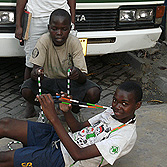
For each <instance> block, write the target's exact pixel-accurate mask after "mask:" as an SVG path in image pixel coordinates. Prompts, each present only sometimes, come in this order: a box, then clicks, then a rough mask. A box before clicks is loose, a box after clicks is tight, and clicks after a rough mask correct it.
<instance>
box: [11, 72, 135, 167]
mask: <svg viewBox="0 0 167 167" xmlns="http://www.w3.org/2000/svg"><path fill="white" fill-rule="evenodd" d="M39 72H40V71H39ZM70 74H71V69H68V72H67V95H70V78H69V76H70ZM38 89H39V95H42V90H41V77H40V76H38ZM59 98H60V96H53V99H54V102H55V103H63V104H67V105H69V104H72V105H77V106H79V107H81V108H100V109H108V108H110V109H112V107H106V106H101V105H98V104H91V103H86V102H81V101H79V100H74V99H68V98H65V97H61V98H62V99H63V100H66V101H67V102H63V101H59V100H58V99H59ZM40 109H41V111H40V113H39V118H38V122H42V123H45V116H44V112H43V110H42V107H41V105H40ZM111 114H112V115H114V112H113V113H111ZM135 120H136V118H133V119H131V120H130V121H128V122H127V123H124V124H122V125H120V126H118V127H116V128H114V129H112V130H111V131H110V133H109V135H110V134H111V133H113V132H115V131H117V130H119V129H121V128H123V127H125V126H126V125H128V124H129V123H131V122H133V121H135ZM12 144H21V142H19V141H12V142H9V143H8V148H9V149H10V150H13V148H12V147H11V145H12ZM103 160H104V158H103V157H102V160H101V162H100V164H99V166H98V167H101V166H102V163H103ZM75 163H76V162H74V163H73V164H71V165H70V167H71V166H73V165H74V164H75Z"/></svg>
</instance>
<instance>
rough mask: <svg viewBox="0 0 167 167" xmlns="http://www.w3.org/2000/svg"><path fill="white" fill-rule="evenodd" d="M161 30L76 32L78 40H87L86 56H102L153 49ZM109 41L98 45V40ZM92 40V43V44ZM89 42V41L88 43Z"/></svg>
mask: <svg viewBox="0 0 167 167" xmlns="http://www.w3.org/2000/svg"><path fill="white" fill-rule="evenodd" d="M161 32H162V30H161V28H152V29H147V30H125V31H100V32H99V31H98V32H78V33H77V37H78V38H87V39H88V44H87V55H103V54H108V53H117V52H126V51H133V50H139V49H145V48H150V47H153V46H154V45H155V44H156V42H157V41H158V39H159V37H160V34H161ZM107 38H108V39H111V40H109V41H111V42H107V43H104V41H103V42H102V43H100V39H107ZM93 40H94V42H92V41H93ZM89 41H91V42H90V43H89Z"/></svg>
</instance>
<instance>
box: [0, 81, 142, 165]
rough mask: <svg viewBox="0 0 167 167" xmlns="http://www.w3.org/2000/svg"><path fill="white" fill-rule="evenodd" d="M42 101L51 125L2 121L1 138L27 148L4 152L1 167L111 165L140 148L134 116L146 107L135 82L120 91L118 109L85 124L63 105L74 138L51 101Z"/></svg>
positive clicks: (115, 104)
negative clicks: (21, 144)
mask: <svg viewBox="0 0 167 167" xmlns="http://www.w3.org/2000/svg"><path fill="white" fill-rule="evenodd" d="M64 96H65V97H66V96H67V95H64ZM37 98H38V100H39V102H40V104H41V106H42V109H43V111H44V113H45V115H46V117H47V118H48V120H49V121H50V122H51V124H52V125H48V124H44V123H39V122H30V121H22V120H15V119H11V118H4V119H1V120H0V138H2V137H8V138H13V139H15V140H18V141H21V142H22V143H23V145H24V147H23V148H21V149H17V150H14V151H7V152H0V166H1V167H13V166H14V167H23V166H32V167H53V166H55V167H64V166H67V167H69V166H70V165H73V166H76V167H80V166H83V167H88V166H89V167H97V166H99V165H102V166H103V165H105V164H107V163H109V164H111V165H112V164H113V163H114V162H115V160H116V159H118V158H120V157H121V156H123V155H125V154H127V153H128V152H129V151H130V150H131V149H132V148H133V146H134V144H135V141H136V137H137V135H136V118H135V111H136V110H137V109H138V108H140V106H141V103H142V102H141V99H142V89H141V87H140V86H139V85H138V84H137V83H135V82H133V81H128V82H124V83H123V84H121V85H120V86H118V88H117V89H116V92H115V94H114V96H113V100H112V108H113V109H107V110H105V111H104V112H102V113H100V114H98V115H96V116H94V117H93V118H91V119H89V120H88V121H86V122H83V123H80V122H78V121H77V120H76V119H75V118H74V117H73V114H72V113H71V108H72V107H71V105H66V104H62V103H60V104H59V107H60V109H61V110H62V111H63V113H64V117H65V119H66V122H67V124H68V126H69V128H70V129H71V132H69V133H67V132H66V130H65V129H64V127H63V125H62V124H61V122H60V120H59V118H58V116H57V114H56V111H55V105H54V101H53V99H52V96H51V95H50V94H43V95H41V96H37ZM60 100H62V99H60ZM113 112H114V115H112V114H113ZM103 159H104V160H103Z"/></svg>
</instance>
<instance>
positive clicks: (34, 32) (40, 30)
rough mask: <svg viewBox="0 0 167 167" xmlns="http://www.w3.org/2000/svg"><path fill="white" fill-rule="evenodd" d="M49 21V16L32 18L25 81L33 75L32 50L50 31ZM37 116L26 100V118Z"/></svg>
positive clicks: (26, 43) (27, 46)
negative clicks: (30, 60)
mask: <svg viewBox="0 0 167 167" xmlns="http://www.w3.org/2000/svg"><path fill="white" fill-rule="evenodd" d="M48 21H49V17H44V18H32V19H31V24H30V30H29V39H28V40H27V41H25V47H24V50H25V54H26V67H25V72H24V81H25V80H27V79H29V78H30V77H31V71H32V68H33V64H32V63H30V62H29V59H30V57H31V54H32V51H33V49H34V47H35V45H36V42H37V40H38V39H39V38H40V36H41V35H42V34H44V33H46V32H47V31H48V27H47V25H48ZM34 116H36V111H35V108H34V105H33V104H31V103H30V102H29V101H26V109H25V113H24V117H25V118H30V117H34Z"/></svg>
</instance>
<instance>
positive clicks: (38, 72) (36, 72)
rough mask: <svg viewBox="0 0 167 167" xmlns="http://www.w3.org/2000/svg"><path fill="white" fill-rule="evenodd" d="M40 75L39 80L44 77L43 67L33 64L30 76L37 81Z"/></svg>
mask: <svg viewBox="0 0 167 167" xmlns="http://www.w3.org/2000/svg"><path fill="white" fill-rule="evenodd" d="M39 76H40V77H41V80H42V79H43V78H44V69H43V67H39V66H36V65H34V67H33V70H32V72H31V78H32V79H33V80H35V81H37V78H38V77H39Z"/></svg>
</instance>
